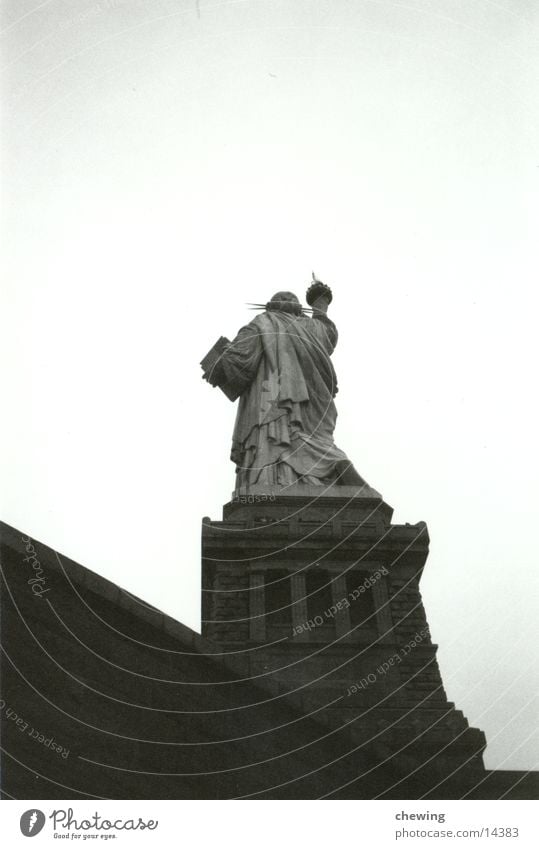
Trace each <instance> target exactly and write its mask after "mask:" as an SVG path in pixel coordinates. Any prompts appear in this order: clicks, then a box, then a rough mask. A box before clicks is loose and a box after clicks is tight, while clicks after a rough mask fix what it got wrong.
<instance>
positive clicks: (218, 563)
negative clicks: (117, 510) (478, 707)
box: [202, 487, 485, 790]
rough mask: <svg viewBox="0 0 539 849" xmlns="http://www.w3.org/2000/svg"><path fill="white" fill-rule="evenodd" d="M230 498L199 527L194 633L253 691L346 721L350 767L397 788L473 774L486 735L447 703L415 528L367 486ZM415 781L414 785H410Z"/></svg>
mask: <svg viewBox="0 0 539 849" xmlns="http://www.w3.org/2000/svg"><path fill="white" fill-rule="evenodd" d="M350 489H351V491H350V492H348V488H346V491H345V488H344V487H340V488H333V491H331V490H328V492H326V493H325V494H324V495H318V493H319V492H320V490H319V489H318V488H315V490H314V492H311V490H308V489H306V488H303V489H302V488H296V491H295V492H294V493H290V492H289V494H286V495H282V494H278V493H269V492H264V493H262V492H260V493H257V492H253V491H251V492H249V494H247V493H245V494H242V493H235V495H234V497H233V500H232V501H231V502H229V503H228V504H226V505H225V506H224V508H223V519H222V521H211V520H210V519H207V518H206V519H204V520H203V528H202V558H203V559H202V620H203V635H204V636H205V637H207V638H208V639H210V640H211V641H212V642H214V643H217V644H218V645H219V646H220V647H221V648H222V649H223V650H225V651H227V652H231V653H233V654H234V657H235V659H236V660H237V661H240V662H241V663H242V665H243V669H244V674H245V676H246V677H248V678H249V679H251V680H252V681H253V683H256V682H257V681H259V682H261V683H263V682H264V681H265V680H267V679H271V680H272V681H273V682H277V684H278V688H279V692H280V693H281V694H282V695H283V697H284V698H286V697H287V696H286V695H285V694H288V696H289V697H290V698H294V699H295V700H297V699H300V700H301V705H302V710H303V711H304V712H305V714H309V715H313V716H315V717H316V718H317V720H318V721H319V722H320V723H322V724H324V725H325V726H327V727H329V728H332V729H335V728H343V727H346V728H347V729H348V732H349V735H350V745H351V747H357V750H358V763H360V764H371V765H372V764H374V766H375V767H376V765H379V764H385V765H386V766H387V765H388V764H389V765H390V767H391V770H390V775H392V776H394V779H395V782H396V783H397V785H398V784H400V783H403V790H404V783H406V782H410V781H411V780H413V781H414V782H415V783H416V784H418V786H421V782H422V781H423V782H424V783H425V786H427V785H428V786H429V787H432V786H433V782H434V783H437V782H438V781H439V782H440V784H441V785H443V783H444V782H447V781H459V782H460V784H461V785H462V786H464V785H465V784H466V782H473V781H474V780H477V775H478V773H480V772H482V770H483V764H482V751H483V749H484V747H485V738H484V735H483V733H482V732H481V731H479V730H477V729H473V728H470V727H469V726H468V723H467V721H466V719H465V718H464V716H463V715H462V713H461V712H460V711H458V710H456V709H455V706H454V705H453V704H452V703H451V702H448V701H447V697H446V694H445V691H444V688H443V684H442V680H441V676H440V672H439V669H438V664H437V661H436V649H437V646H436V645H435V644H433V643H432V640H431V637H430V633H429V628H428V624H427V620H426V616H425V610H424V607H423V604H422V600H421V594H420V591H419V583H420V578H421V573H422V570H423V567H424V565H425V561H426V558H427V554H428V544H429V538H428V532H427V527H426V525H425V523H424V522H419V523H417V524H415V525H408V524H405V525H393V524H391V517H392V513H393V511H392V509H391V508H390V507H389V506H388V505H387V504H386V503H385V502H384V501H383V500H382V497H381V496H380V495H379V493H377V492H376V491H375V490H372V489H370V488H368V490H367V491H366V492H364V493H363V494H362V495H359V496H358V494H357V490H356V489H354V488H350ZM411 777H412V778H411Z"/></svg>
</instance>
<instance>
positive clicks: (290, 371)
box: [219, 310, 364, 489]
mask: <svg viewBox="0 0 539 849" xmlns="http://www.w3.org/2000/svg"><path fill="white" fill-rule="evenodd" d="M336 343H337V328H336V327H335V325H334V323H333V322H332V321H331V320H330V319H329V318H327V316H325V315H316V316H313V317H312V318H310V317H307V316H304V315H300V316H296V315H292V314H290V313H287V312H281V311H268V310H267V311H265V312H264V313H261V314H260V315H257V316H256V318H255V319H254V320H253V321H251V322H250V323H249V324H247V325H246V326H245V327H242V329H241V330H240V331H239V333H238V335H237V336H236V338H235V339H234V341H233V342H231V343H230V345H229V347H228V349H227V350H226V352H225V354H224V356H223V357H222V359H221V361H220V364H219V367H220V372H221V380H223V381H226V382H229V383H230V384H233V385H234V386H235V387H237V389H238V391H239V392H240V393H241V394H240V400H239V405H238V413H237V417H236V424H235V427H234V434H233V437H232V452H231V459H232V460H233V462H234V463H235V464H236V476H237V477H236V486H237V489H239V488H245V487H246V488H248V487H249V486H253V485H256V486H257V487H260V486H272V487H275V486H279V487H281V486H282V487H286V486H287V485H290V484H293V483H296V482H298V481H301V482H302V483H306V484H316V485H324V484H325V485H327V484H328V483H331V482H336V483H340V484H343V483H346V484H364V481H363V479H362V478H360V476H359V475H358V474H357V472H356V471H355V469H354V468H353V466H352V464H351V463H350V461H349V460H348V458H347V457H346V454H345V453H344V452H343V451H341V450H340V449H339V448H337V446H336V445H335V443H334V441H333V432H334V429H335V422H336V419H337V410H336V407H335V403H334V400H333V399H334V397H335V395H336V393H337V378H336V375H335V371H334V368H333V365H332V363H331V359H330V356H331V354H332V353H333V350H334V348H335V345H336Z"/></svg>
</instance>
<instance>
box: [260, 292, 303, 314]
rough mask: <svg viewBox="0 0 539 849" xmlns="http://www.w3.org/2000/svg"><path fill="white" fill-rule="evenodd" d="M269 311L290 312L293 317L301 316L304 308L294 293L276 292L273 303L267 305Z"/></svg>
mask: <svg viewBox="0 0 539 849" xmlns="http://www.w3.org/2000/svg"><path fill="white" fill-rule="evenodd" d="M266 309H267V310H273V311H277V312H289V313H292V315H301V312H302V307H301V304H300V302H299V300H298V298H297V297H296V296H295V295H294V293H293V292H276V293H275V295H274V296H273V298H272V299H271V301H268V303H267V304H266Z"/></svg>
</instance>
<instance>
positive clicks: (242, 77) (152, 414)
mask: <svg viewBox="0 0 539 849" xmlns="http://www.w3.org/2000/svg"><path fill="white" fill-rule="evenodd" d="M538 22H539V8H538V7H537V4H536V2H534V0H529V1H527V0H500V2H490V0H488V1H487V0H474V2H470V0H410V2H406V3H398V2H384V0H376V1H374V0H293V1H292V2H291V0H282V2H274V0H245V2H243V1H242V0H233V2H205V0H200V2H199V3H197V2H195V0H193V2H187V1H186V0H99V2H94V0H48V2H39V0H4V3H3V12H2V30H3V33H2V38H1V42H0V43H1V45H2V61H3V65H4V67H5V72H4V88H3V94H4V98H5V107H4V113H3V121H4V126H3V134H2V153H3V157H2V158H3V180H4V203H3V210H2V215H3V220H2V227H3V231H4V244H5V250H4V262H3V265H4V275H3V276H4V278H5V280H6V283H5V286H4V292H5V297H4V300H5V301H6V308H5V311H4V316H3V324H2V341H3V345H4V346H5V352H6V356H7V358H8V359H9V364H10V365H11V366H13V368H12V370H11V374H10V375H8V376H7V377H5V378H4V387H5V390H4V397H5V399H6V400H7V404H6V406H5V409H4V419H5V420H4V422H3V427H4V429H5V437H4V440H3V447H4V464H5V471H4V475H5V480H6V481H7V483H8V487H7V492H6V495H5V497H4V502H3V510H2V516H3V518H4V520H5V521H7V522H9V523H10V524H12V525H14V526H15V527H18V528H20V529H21V530H23V531H24V532H26V533H28V534H30V535H31V536H32V537H34V538H35V539H37V540H40V541H42V542H44V543H46V544H48V545H51V546H53V547H55V548H56V549H57V550H58V551H60V552H62V553H64V554H65V555H67V556H69V557H71V558H73V559H74V560H77V561H78V562H81V563H82V564H84V565H85V566H87V567H89V568H91V569H93V570H94V571H96V572H98V573H99V574H101V575H104V576H105V577H107V578H109V579H111V580H113V581H115V582H117V583H119V584H120V585H122V586H123V587H125V588H126V589H128V590H130V591H131V592H133V593H135V594H136V595H138V596H140V597H141V598H143V599H145V600H147V601H148V602H149V603H151V604H153V605H156V606H157V607H159V608H161V609H163V610H164V611H166V612H167V613H169V614H171V615H172V616H174V617H176V618H177V619H180V620H181V621H183V622H185V623H186V624H188V625H190V626H191V627H193V628H196V629H198V627H199V617H200V614H199V598H200V588H199V582H200V525H201V519H202V517H203V516H211V517H212V518H214V519H218V518H220V512H221V507H222V505H223V504H224V503H225V502H226V501H228V500H229V496H230V493H231V491H232V489H233V485H234V467H233V465H232V463H231V462H230V460H229V452H230V438H231V433H232V428H233V422H234V416H235V406H236V405H233V404H231V403H230V402H229V401H228V400H227V399H226V398H225V396H224V395H223V394H222V393H220V392H219V390H216V389H212V388H210V387H209V386H208V384H206V383H205V382H203V381H202V380H201V377H200V374H201V373H200V369H199V365H198V364H199V361H200V359H201V358H202V356H203V355H204V354H205V353H206V352H207V351H208V349H209V348H210V347H211V345H212V344H213V343H214V342H215V340H216V339H217V338H218V337H219V336H220V335H225V336H228V337H229V338H232V337H233V335H234V334H235V333H236V332H237V330H238V329H239V327H241V326H242V325H243V324H245V323H246V322H247V321H249V320H250V319H251V318H252V316H253V314H252V313H250V312H248V311H247V308H246V306H245V302H246V301H263V302H265V301H266V300H268V299H269V297H271V295H272V294H273V293H274V292H276V291H278V290H282V289H290V290H292V291H294V292H296V293H297V295H298V296H299V297H300V298H302V299H303V298H304V293H305V289H306V286H307V284H308V282H309V279H310V275H311V270H313V269H314V270H315V271H316V274H317V276H318V277H320V278H321V279H322V280H323V281H325V282H327V283H329V284H330V285H331V286H332V288H333V291H334V301H333V304H332V305H331V308H330V315H331V317H332V318H333V319H334V320H335V322H336V324H337V326H338V328H339V332H340V340H339V345H338V348H337V350H336V352H335V355H334V364H335V367H336V370H337V374H338V378H339V384H340V392H339V394H338V396H337V399H336V401H337V406H338V411H339V419H338V423H337V430H336V434H335V438H336V442H337V445H339V446H340V447H342V448H343V449H344V450H345V451H346V452H347V454H348V456H349V457H350V459H351V460H352V461H353V462H354V464H355V466H356V468H357V469H358V471H359V472H360V474H361V475H362V476H363V477H365V478H366V479H367V480H368V481H369V483H370V484H371V485H372V486H374V487H375V488H376V489H378V490H379V491H381V492H382V494H383V495H384V498H385V500H386V501H387V502H388V503H389V504H391V505H392V506H393V507H394V508H395V516H394V519H395V521H397V522H412V523H414V522H417V521H419V520H425V521H426V522H427V524H428V527H429V532H430V536H431V553H430V555H429V559H428V561H427V566H426V569H425V574H424V578H423V582H422V590H423V597H424V602H425V605H426V610H427V617H428V619H429V622H430V626H431V631H432V634H433V638H434V640H435V641H436V642H437V643H438V644H439V646H440V649H439V661H440V666H441V670H442V675H443V678H444V683H445V687H446V690H447V692H448V696H449V698H450V699H452V700H453V701H455V703H456V706H457V707H458V708H460V709H462V710H463V711H464V712H465V714H466V715H467V717H468V718H469V721H470V724H472V725H475V726H477V727H480V728H482V729H484V730H485V732H486V734H487V740H488V742H489V746H488V749H487V758H486V761H487V766H489V767H490V768H496V767H500V768H531V767H533V766H534V765H535V764H536V763H537V761H538V760H539V753H538V746H537V742H536V738H535V742H534V740H533V739H532V737H531V736H530V735H532V734H533V729H534V716H535V714H536V706H535V709H534V707H533V705H532V703H531V699H532V698H533V695H534V692H536V683H537V682H536V681H535V682H533V681H532V678H533V671H532V670H533V666H534V660H535V658H534V657H533V653H534V647H535V646H534V641H535V643H536V642H537V627H536V625H535V618H536V610H537V607H536V602H535V607H534V590H535V593H536V590H537V579H536V574H537V541H536V536H537V506H538V505H537V497H536V494H537V477H538V471H539V469H538V465H539V464H538V462H537V458H538V453H537V432H538V421H537V415H536V414H537V402H536V396H537V352H536V336H537V312H536V305H537V295H536V292H537V267H538V262H537V231H538V225H539V221H538V215H537V198H538V180H539V153H538V145H537V143H538V140H539V133H538V125H539V121H538V117H539V116H538V111H537V103H538V99H539V98H538V95H539V86H538V79H537V71H538V64H539V61H538V57H539V50H538V48H539V44H538V42H539V26H538Z"/></svg>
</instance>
